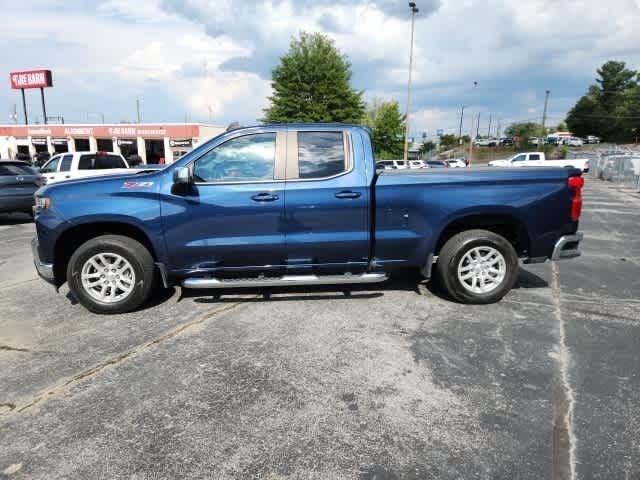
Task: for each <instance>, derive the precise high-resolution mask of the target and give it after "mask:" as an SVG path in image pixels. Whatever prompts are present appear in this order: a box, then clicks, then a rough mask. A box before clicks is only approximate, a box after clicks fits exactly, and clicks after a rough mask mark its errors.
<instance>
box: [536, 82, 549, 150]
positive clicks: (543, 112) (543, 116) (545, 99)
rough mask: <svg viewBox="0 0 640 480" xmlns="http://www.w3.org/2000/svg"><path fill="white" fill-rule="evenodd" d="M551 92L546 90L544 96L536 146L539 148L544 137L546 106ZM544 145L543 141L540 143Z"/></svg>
mask: <svg viewBox="0 0 640 480" xmlns="http://www.w3.org/2000/svg"><path fill="white" fill-rule="evenodd" d="M550 93H551V92H550V91H549V90H547V91H546V92H545V96H544V109H543V110H542V131H541V132H540V138H539V139H538V146H540V140H542V137H544V123H545V122H546V121H547V105H548V103H549V94H550ZM542 143H543V144H544V141H543V142H542Z"/></svg>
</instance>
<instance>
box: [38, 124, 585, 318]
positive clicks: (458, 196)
mask: <svg viewBox="0 0 640 480" xmlns="http://www.w3.org/2000/svg"><path fill="white" fill-rule="evenodd" d="M291 143H295V144H297V146H298V148H295V149H290V148H288V149H287V148H284V146H285V145H287V144H291ZM372 151H373V149H372V146H371V138H370V134H369V130H368V129H367V128H365V127H359V126H349V125H341V124H287V125H261V126H258V127H248V128H239V129H236V130H233V131H229V132H225V133H223V134H222V135H220V136H218V137H216V138H214V139H212V140H209V141H208V142H206V143H203V144H202V145H200V146H199V147H198V148H197V149H195V150H194V151H193V152H191V153H190V154H189V155H187V156H185V157H183V158H182V159H180V160H178V161H177V162H174V163H173V164H171V165H169V166H167V168H165V169H163V170H158V171H156V172H149V173H139V174H138V175H122V176H117V177H116V176H113V177H97V178H89V179H82V180H75V181H72V182H61V183H57V184H53V185H46V186H44V187H42V188H41V189H40V190H39V191H38V192H37V193H36V209H35V210H36V231H37V237H35V238H34V240H33V242H32V250H33V254H34V262H35V265H36V268H37V270H38V273H39V274H40V275H41V276H42V277H43V278H44V279H46V280H47V281H49V282H51V283H53V284H54V285H55V286H56V287H59V286H60V285H62V284H63V283H64V282H68V284H69V288H70V290H71V292H72V294H73V296H74V297H75V298H76V299H77V300H78V301H79V302H80V303H81V304H82V305H84V306H85V307H86V308H88V309H89V310H91V311H94V312H98V313H122V312H127V311H130V310H133V309H135V308H138V307H140V306H141V305H144V304H145V302H146V301H147V300H148V298H149V297H150V295H151V293H152V290H153V289H154V285H156V282H155V280H154V279H155V278H156V277H157V275H159V277H160V278H161V279H162V284H163V285H164V286H165V287H168V286H170V285H173V284H181V285H182V286H183V287H185V288H192V289H201V288H204V289H211V288H241V287H253V288H256V287H264V286H287V285H317V284H358V283H374V282H381V281H384V280H385V279H386V278H387V275H388V274H389V273H391V272H393V271H395V270H397V269H404V268H407V267H412V268H415V269H419V270H420V272H421V273H422V275H423V276H424V277H426V278H430V277H431V276H432V275H435V276H437V277H438V278H439V279H440V281H441V282H442V285H443V287H444V289H445V290H446V292H447V293H448V294H449V295H451V297H452V298H454V299H456V300H457V301H459V302H463V303H480V304H483V303H491V302H495V301H498V300H499V299H501V298H502V297H503V296H504V295H505V294H506V293H507V292H508V291H509V290H510V289H511V287H512V286H513V285H514V283H515V282H516V279H517V278H518V275H519V260H518V259H519V258H522V259H524V261H526V262H529V263H534V262H543V261H545V260H547V259H552V260H558V259H562V258H570V257H575V256H577V255H579V254H580V251H579V244H580V241H581V239H582V235H581V234H580V233H578V219H579V215H580V208H581V205H582V196H581V188H582V184H583V179H582V178H581V172H580V171H579V170H576V169H561V168H548V169H543V168H540V169H535V170H534V169H487V168H485V169H481V168H479V169H473V170H469V171H463V170H460V169H440V170H436V169H420V170H418V169H416V170H405V171H399V170H391V171H387V170H384V171H377V172H376V170H375V168H374V166H375V159H374V157H373V155H372ZM79 199H81V201H79ZM540 211H544V212H545V214H544V215H540ZM434 259H437V261H436V262H435V264H434Z"/></svg>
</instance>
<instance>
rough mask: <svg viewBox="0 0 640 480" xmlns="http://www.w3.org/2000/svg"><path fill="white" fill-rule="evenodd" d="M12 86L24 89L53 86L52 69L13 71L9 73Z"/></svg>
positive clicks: (15, 88)
mask: <svg viewBox="0 0 640 480" xmlns="http://www.w3.org/2000/svg"><path fill="white" fill-rule="evenodd" d="M9 80H10V81H11V88H13V89H14V90H22V89H23V88H47V87H52V86H53V77H52V76H51V70H26V71H24V72H11V73H10V74H9Z"/></svg>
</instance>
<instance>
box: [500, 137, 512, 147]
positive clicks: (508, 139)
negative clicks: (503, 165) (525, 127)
mask: <svg viewBox="0 0 640 480" xmlns="http://www.w3.org/2000/svg"><path fill="white" fill-rule="evenodd" d="M500 145H505V146H508V145H513V137H505V138H501V139H500Z"/></svg>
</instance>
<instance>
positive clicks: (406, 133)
mask: <svg viewBox="0 0 640 480" xmlns="http://www.w3.org/2000/svg"><path fill="white" fill-rule="evenodd" d="M409 8H410V9H411V46H410V47H409V85H408V86H407V114H406V118H405V121H404V157H403V158H404V161H405V162H406V161H407V157H408V155H409V114H410V112H411V70H412V69H413V31H414V24H415V20H416V13H418V12H419V10H418V7H416V3H415V2H409Z"/></svg>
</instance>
